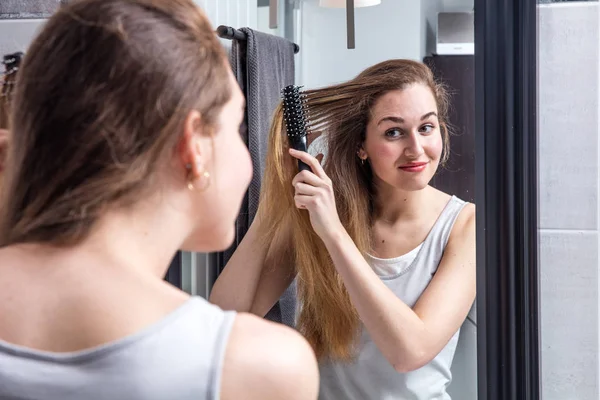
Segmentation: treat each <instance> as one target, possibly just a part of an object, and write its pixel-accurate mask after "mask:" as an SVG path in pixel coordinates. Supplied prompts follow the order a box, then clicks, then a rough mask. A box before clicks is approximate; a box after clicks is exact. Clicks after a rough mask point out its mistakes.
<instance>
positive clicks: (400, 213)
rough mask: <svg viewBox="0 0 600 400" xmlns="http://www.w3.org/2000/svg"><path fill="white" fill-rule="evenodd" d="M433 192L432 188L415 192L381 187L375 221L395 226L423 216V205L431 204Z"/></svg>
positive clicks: (427, 187)
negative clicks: (402, 221)
mask: <svg viewBox="0 0 600 400" xmlns="http://www.w3.org/2000/svg"><path fill="white" fill-rule="evenodd" d="M433 190H434V189H433V188H432V187H430V186H426V187H425V188H424V189H421V190H415V191H404V190H399V189H397V188H393V187H391V186H389V185H385V186H383V187H380V188H379V189H378V190H377V196H376V200H375V205H376V207H375V220H380V221H383V222H385V223H387V224H392V225H393V224H395V223H396V222H398V221H400V220H407V219H414V218H416V217H417V216H418V215H422V214H423V205H424V204H428V203H429V201H430V199H431V196H432V192H433Z"/></svg>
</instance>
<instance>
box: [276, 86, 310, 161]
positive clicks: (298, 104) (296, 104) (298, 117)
mask: <svg viewBox="0 0 600 400" xmlns="http://www.w3.org/2000/svg"><path fill="white" fill-rule="evenodd" d="M300 88H301V86H294V85H289V86H286V87H284V88H283V89H282V90H281V95H282V97H283V120H284V121H285V128H286V132H287V135H288V139H289V142H290V147H291V148H293V149H294V150H298V151H304V152H307V151H308V144H307V141H306V135H307V134H308V130H307V128H306V125H307V122H308V121H307V117H306V105H305V101H304V96H303V94H302V93H301V92H300ZM298 169H299V170H300V171H304V170H308V171H310V170H311V169H310V167H309V166H308V165H307V164H306V163H305V162H303V161H300V160H298Z"/></svg>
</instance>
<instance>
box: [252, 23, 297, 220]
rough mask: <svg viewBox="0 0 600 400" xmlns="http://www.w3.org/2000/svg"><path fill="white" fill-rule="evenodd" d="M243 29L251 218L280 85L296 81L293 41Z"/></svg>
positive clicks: (279, 95) (258, 189) (291, 83)
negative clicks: (250, 163) (251, 167)
mask: <svg viewBox="0 0 600 400" xmlns="http://www.w3.org/2000/svg"><path fill="white" fill-rule="evenodd" d="M241 31H242V32H244V33H245V34H246V61H247V70H246V72H247V83H246V100H247V102H248V148H249V150H250V154H251V155H252V166H253V167H254V176H253V178H252V182H251V183H250V188H249V189H248V212H249V215H250V218H249V220H250V222H251V221H252V219H253V218H254V214H256V210H257V208H258V197H259V193H260V185H261V178H262V174H263V171H264V167H265V157H266V154H267V140H268V134H269V127H270V125H271V118H272V117H273V112H274V111H275V108H276V107H277V104H279V101H280V100H281V89H282V88H283V87H285V86H287V85H293V84H294V44H293V43H292V42H290V41H289V40H287V39H284V38H281V37H278V36H273V35H269V34H266V33H262V32H257V31H253V30H252V29H249V28H242V29H241Z"/></svg>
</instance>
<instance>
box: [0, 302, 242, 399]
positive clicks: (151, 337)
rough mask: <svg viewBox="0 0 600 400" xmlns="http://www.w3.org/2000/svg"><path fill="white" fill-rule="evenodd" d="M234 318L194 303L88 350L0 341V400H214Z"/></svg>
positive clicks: (216, 309) (228, 312) (209, 305)
mask: <svg viewBox="0 0 600 400" xmlns="http://www.w3.org/2000/svg"><path fill="white" fill-rule="evenodd" d="M234 317H235V313H234V312H231V311H227V312H224V311H222V310H221V309H220V308H218V307H217V306H214V305H212V304H209V303H208V302H207V301H206V300H204V299H202V298H200V297H192V298H190V299H189V300H188V301H186V302H185V303H184V304H183V305H181V306H180V307H179V308H177V309H176V310H175V311H173V312H172V313H170V314H169V315H167V316H166V317H164V318H163V319H162V320H160V321H158V322H156V323H155V324H153V325H151V326H149V327H148V328H146V329H144V330H142V331H141V332H138V333H136V334H133V335H131V336H129V337H126V338H124V339H120V340H117V341H114V342H111V343H108V344H106V345H102V346H99V347H96V348H93V349H90V350H83V351H77V352H72V353H51V352H44V351H38V350H32V349H28V348H24V347H20V346H15V345H12V344H9V343H6V342H2V341H0V399H3V400H4V399H7V400H8V399H10V400H17V399H19V400H21V399H23V400H24V399H27V400H42V399H44V400H76V399H77V400H83V399H85V400H105V399H106V400H108V399H110V400H117V399H128V400H165V399H178V400H192V399H193V400H217V399H219V397H220V394H219V392H220V386H221V371H222V367H223V357H224V353H225V347H226V345H227V342H228V338H229V332H230V331H231V327H232V326H233V321H234Z"/></svg>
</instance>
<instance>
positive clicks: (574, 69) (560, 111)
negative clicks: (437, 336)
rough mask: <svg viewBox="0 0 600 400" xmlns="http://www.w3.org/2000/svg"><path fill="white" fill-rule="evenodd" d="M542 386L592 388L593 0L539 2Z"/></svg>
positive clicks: (549, 397)
mask: <svg viewBox="0 0 600 400" xmlns="http://www.w3.org/2000/svg"><path fill="white" fill-rule="evenodd" d="M538 10H539V39H538V43H539V61H538V65H539V78H538V79H539V84H538V88H539V92H538V99H539V100H538V101H539V148H538V151H539V171H540V173H539V178H540V181H539V198H540V274H541V299H540V301H541V343H542V352H541V353H542V394H543V399H544V400H587V399H590V400H592V399H598V398H600V390H599V382H598V374H599V364H598V362H599V357H598V353H599V350H600V349H599V346H598V343H599V336H598V335H599V329H598V323H599V317H598V312H599V307H598V284H599V281H598V277H599V275H598V265H599V263H598V261H599V257H598V239H599V237H598V228H599V227H598V209H599V198H598V189H599V181H598V177H599V175H598V169H599V161H600V154H599V152H598V145H599V134H600V131H599V129H598V122H599V119H598V112H599V106H600V104H599V87H598V80H599V78H598V76H599V68H598V66H599V57H598V56H599V54H598V47H599V43H600V40H599V31H598V22H599V21H598V19H599V6H598V2H593V3H590V2H587V3H586V2H581V3H566V2H564V3H557V4H547V5H540V6H539V7H538Z"/></svg>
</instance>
